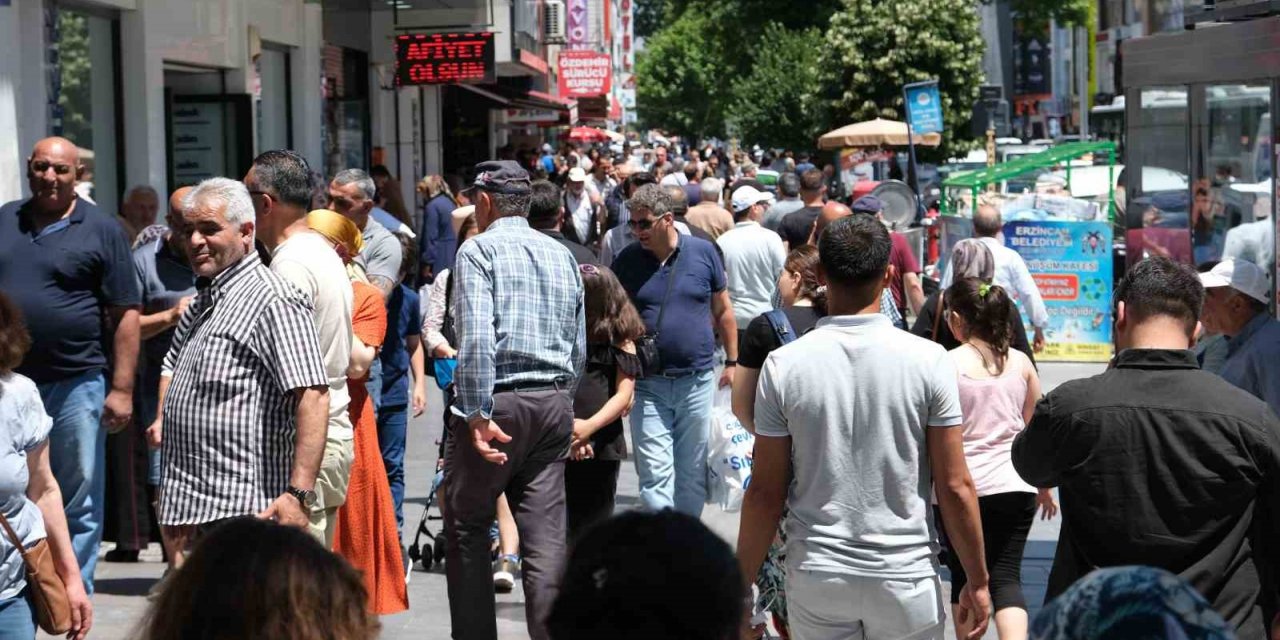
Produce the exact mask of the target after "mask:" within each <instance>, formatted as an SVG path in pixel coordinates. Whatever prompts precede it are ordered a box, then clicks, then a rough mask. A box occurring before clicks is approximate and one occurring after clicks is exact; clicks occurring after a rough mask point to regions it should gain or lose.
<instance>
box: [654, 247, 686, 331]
mask: <svg viewBox="0 0 1280 640" xmlns="http://www.w3.org/2000/svg"><path fill="white" fill-rule="evenodd" d="M681 253H682V251H681V250H680V247H679V246H678V245H677V246H676V255H675V256H673V257H672V258H671V270H670V271H669V272H668V273H667V292H666V293H664V294H662V306H660V307H658V322H657V324H655V325H653V336H654V337H655V338H656V337H658V334H659V333H662V314H664V313H666V312H667V299H668V298H670V297H671V285H673V284H675V281H676V264H678V263H679V262H680V254H681ZM658 268H659V269H661V268H662V267H658Z"/></svg>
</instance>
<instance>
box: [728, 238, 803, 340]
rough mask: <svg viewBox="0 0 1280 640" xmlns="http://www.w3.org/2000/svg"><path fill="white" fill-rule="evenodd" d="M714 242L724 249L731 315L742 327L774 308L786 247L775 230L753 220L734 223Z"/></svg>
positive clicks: (784, 261)
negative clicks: (774, 297) (774, 296)
mask: <svg viewBox="0 0 1280 640" xmlns="http://www.w3.org/2000/svg"><path fill="white" fill-rule="evenodd" d="M716 244H719V245H720V250H721V251H723V252H724V268H725V272H726V273H727V275H728V280H729V300H731V301H732V302H733V315H734V319H735V320H737V321H738V328H739V329H743V330H745V329H746V328H747V325H748V324H751V321H752V320H754V319H756V317H757V316H759V315H760V314H762V313H764V312H766V311H768V310H770V309H772V308H773V294H774V292H775V291H777V290H778V275H779V274H781V273H782V268H783V266H784V265H785V264H786V262H787V250H786V248H785V247H783V246H782V238H781V237H779V236H778V234H776V233H774V232H772V231H770V230H768V229H766V228H764V227H762V226H760V223H759V222H755V221H752V220H744V221H742V222H739V223H737V224H735V225H734V226H733V228H732V229H730V230H729V231H727V232H725V233H724V235H722V236H720V237H719V238H717V239H716Z"/></svg>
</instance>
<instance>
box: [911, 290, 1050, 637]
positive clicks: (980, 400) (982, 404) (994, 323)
mask: <svg viewBox="0 0 1280 640" xmlns="http://www.w3.org/2000/svg"><path fill="white" fill-rule="evenodd" d="M943 302H944V309H945V311H944V313H945V316H944V317H945V321H946V324H947V327H948V328H949V329H950V330H951V333H952V334H954V335H955V337H956V339H957V340H958V341H959V342H960V346H958V347H956V348H955V349H953V350H951V352H950V353H951V357H952V360H953V361H954V362H955V364H956V369H957V373H958V374H959V375H958V382H959V388H960V406H961V409H962V410H963V413H964V426H963V427H962V428H963V429H964V449H965V461H966V462H968V464H969V473H970V475H971V476H972V477H973V483H974V486H975V488H976V489H977V492H978V510H979V512H980V513H981V516H982V536H983V540H984V541H985V544H986V560H987V572H988V574H990V589H991V600H992V603H993V604H994V605H995V612H996V616H995V622H996V624H995V626H996V631H997V632H998V634H999V637H1000V639H1001V640H1010V639H1019V640H1025V638H1026V637H1027V605H1026V600H1025V599H1024V597H1023V595H1022V573H1021V569H1022V552H1023V548H1024V547H1025V546H1026V543H1027V533H1028V532H1029V531H1030V530H1031V523H1032V521H1033V520H1034V519H1035V513H1036V507H1037V505H1039V507H1040V508H1041V510H1042V512H1041V517H1042V518H1045V519H1048V518H1052V517H1053V516H1054V515H1055V514H1056V513H1057V511H1058V505H1057V503H1055V502H1054V499H1053V493H1052V491H1051V490H1049V489H1041V490H1038V491H1037V490H1036V488H1035V487H1032V486H1031V485H1029V484H1027V483H1026V482H1024V481H1023V480H1022V478H1021V477H1020V476H1019V475H1018V472H1017V471H1015V470H1014V468H1013V459H1012V453H1011V452H1012V447H1013V439H1014V437H1015V436H1017V435H1018V432H1020V431H1022V429H1023V428H1025V427H1026V425H1027V422H1028V421H1030V420H1031V415H1032V413H1033V412H1034V411H1035V406H1036V402H1037V401H1039V399H1040V378H1039V376H1037V375H1036V369H1035V366H1034V365H1033V364H1032V362H1031V359H1030V358H1028V357H1027V356H1026V354H1024V353H1022V352H1021V351H1018V350H1016V349H1015V350H1011V349H1010V344H1011V343H1012V342H1013V327H1011V325H1010V322H1009V318H1010V317H1011V316H1016V315H1017V309H1016V308H1015V307H1014V304H1013V300H1012V299H1011V298H1010V297H1009V295H1008V294H1007V293H1006V292H1005V290H1004V289H1003V288H1001V287H999V286H997V285H993V284H990V283H989V282H987V281H985V280H981V279H978V278H963V279H960V280H957V281H956V282H955V283H953V284H952V285H951V287H949V288H948V289H947V291H946V293H945V295H944V296H943ZM936 508H937V507H935V509H936ZM938 522H939V523H941V522H942V519H941V516H939V518H938ZM944 533H945V532H944ZM947 565H948V567H949V568H950V569H951V576H952V583H951V593H952V598H951V604H952V607H953V608H955V605H956V604H957V602H958V600H957V598H958V596H959V594H960V590H961V589H962V588H963V586H964V584H965V582H966V577H965V573H964V568H963V567H962V566H961V565H960V563H959V561H958V559H957V558H956V557H955V554H947ZM955 620H956V621H957V630H956V631H957V633H958V634H959V635H960V636H961V637H963V636H964V635H965V634H967V633H968V631H969V630H968V629H960V628H959V627H960V626H962V619H961V618H960V616H959V614H958V611H957V612H956V616H955Z"/></svg>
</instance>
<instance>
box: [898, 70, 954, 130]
mask: <svg viewBox="0 0 1280 640" xmlns="http://www.w3.org/2000/svg"><path fill="white" fill-rule="evenodd" d="M902 92H903V96H904V98H905V100H906V102H907V123H908V124H910V125H911V132H912V133H913V134H916V135H919V134H925V133H942V130H943V128H944V127H943V124H942V100H941V99H940V98H939V97H938V82H937V81H936V80H930V81H928V82H916V83H912V84H909V85H907V86H905V87H903V89H902Z"/></svg>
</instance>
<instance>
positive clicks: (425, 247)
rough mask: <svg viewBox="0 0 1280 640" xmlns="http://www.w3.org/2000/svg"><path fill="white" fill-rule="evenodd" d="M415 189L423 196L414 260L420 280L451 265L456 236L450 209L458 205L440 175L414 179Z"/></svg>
mask: <svg viewBox="0 0 1280 640" xmlns="http://www.w3.org/2000/svg"><path fill="white" fill-rule="evenodd" d="M418 193H421V194H422V196H423V198H425V199H426V205H425V206H424V210H423V214H422V233H420V234H418V264H419V269H420V270H421V272H422V273H421V276H422V280H421V281H422V282H423V283H426V282H431V281H432V280H433V279H434V278H435V274H437V273H440V272H441V271H444V270H445V269H448V268H450V267H452V266H453V254H454V247H455V245H456V244H457V236H455V235H454V231H453V210H454V209H457V208H458V207H459V206H460V205H459V203H458V201H457V199H455V198H454V197H453V191H452V190H451V189H450V188H449V183H448V182H446V181H445V179H444V176H440V175H429V176H427V177H425V178H423V179H422V181H421V182H419V183H418Z"/></svg>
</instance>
